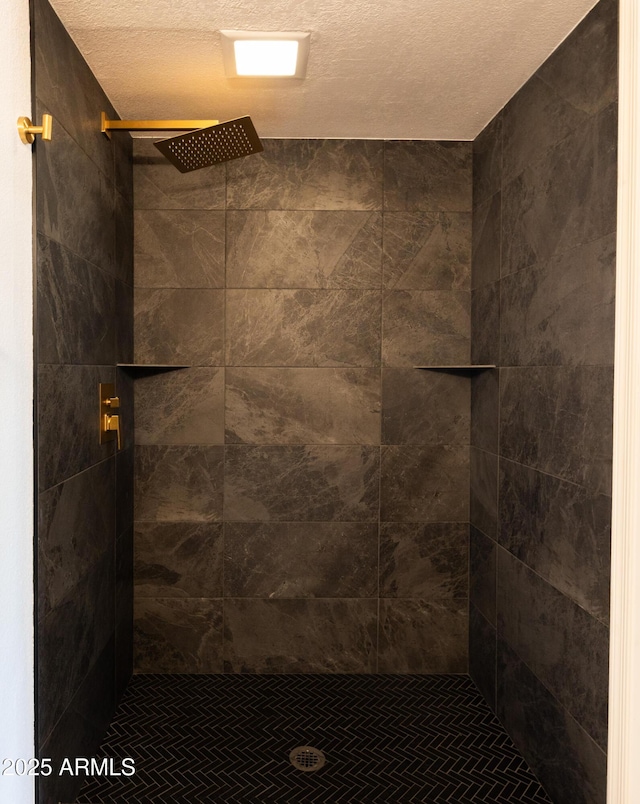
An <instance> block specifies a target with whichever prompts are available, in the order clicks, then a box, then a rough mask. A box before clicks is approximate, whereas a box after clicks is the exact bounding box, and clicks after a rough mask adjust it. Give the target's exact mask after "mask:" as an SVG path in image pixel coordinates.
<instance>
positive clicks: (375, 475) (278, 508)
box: [224, 445, 379, 522]
mask: <svg viewBox="0 0 640 804" xmlns="http://www.w3.org/2000/svg"><path fill="white" fill-rule="evenodd" d="M378 488H379V450H378V449H377V448H375V447H358V446H355V447H345V446H306V447H303V446H291V447H286V446H278V447H251V446H236V445H230V446H227V447H226V448H225V494H224V498H225V499H224V518H225V521H227V522H230V521H237V522H267V521H269V520H275V521H288V522H297V521H300V522H302V521H304V522H309V521H323V522H326V521H332V522H341V521H342V522H373V521H375V520H376V519H377V514H378Z"/></svg>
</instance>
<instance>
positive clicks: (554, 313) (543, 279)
mask: <svg viewBox="0 0 640 804" xmlns="http://www.w3.org/2000/svg"><path fill="white" fill-rule="evenodd" d="M615 261H616V236H615V234H612V235H609V236H607V237H605V238H603V239H601V240H596V241H594V242H592V243H589V244H588V245H586V246H579V247H578V248H576V249H573V250H571V251H569V252H566V253H565V254H563V255H561V256H559V257H554V258H553V259H551V260H550V261H549V262H547V263H543V264H542V265H536V266H532V267H530V268H527V269H525V270H523V271H518V273H515V274H510V275H509V276H506V277H504V279H503V280H502V282H501V283H500V309H501V317H500V348H501V364H502V365H504V366H522V365H531V364H533V365H541V364H542V365H575V364H586V365H612V364H613V335H614V326H613V318H614V312H615V310H614V308H615Z"/></svg>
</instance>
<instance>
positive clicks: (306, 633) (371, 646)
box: [224, 599, 377, 673]
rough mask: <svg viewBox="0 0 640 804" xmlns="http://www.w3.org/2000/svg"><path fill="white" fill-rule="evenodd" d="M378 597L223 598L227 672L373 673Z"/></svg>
mask: <svg viewBox="0 0 640 804" xmlns="http://www.w3.org/2000/svg"><path fill="white" fill-rule="evenodd" d="M376 611H377V601H375V600H246V599H245V600H242V599H237V600H233V599H228V600H227V601H225V623H224V628H225V671H226V672H228V673H372V672H374V671H375V665H376V628H377V618H376Z"/></svg>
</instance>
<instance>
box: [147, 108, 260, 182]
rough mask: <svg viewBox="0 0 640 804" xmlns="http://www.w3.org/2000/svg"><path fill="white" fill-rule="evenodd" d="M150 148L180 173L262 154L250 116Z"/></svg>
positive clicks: (171, 139)
mask: <svg viewBox="0 0 640 804" xmlns="http://www.w3.org/2000/svg"><path fill="white" fill-rule="evenodd" d="M154 145H155V146H156V148H157V149H158V150H159V151H160V152H161V153H162V154H164V155H165V156H166V157H167V159H168V160H169V161H170V162H171V163H172V164H173V165H175V166H176V167H177V168H178V170H179V171H180V172H181V173H188V172H189V171H191V170H199V169H200V168H204V167H209V166H210V165H217V164H219V163H220V162H229V161H231V160H232V159H239V158H240V157H241V156H249V155H250V154H257V153H260V151H264V148H263V147H262V143H261V142H260V137H258V135H257V133H256V130H255V128H254V127H253V123H252V122H251V118H250V117H239V118H238V119H237V120H228V121H227V122H226V123H218V125H216V126H210V127H209V128H200V129H197V130H196V131H189V132H187V133H186V134H179V135H178V136H177V137H171V138H170V139H168V140H161V141H160V142H154Z"/></svg>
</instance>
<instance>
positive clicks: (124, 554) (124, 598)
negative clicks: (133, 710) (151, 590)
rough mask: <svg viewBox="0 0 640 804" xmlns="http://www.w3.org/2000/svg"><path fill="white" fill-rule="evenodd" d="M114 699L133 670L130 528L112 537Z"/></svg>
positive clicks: (131, 550) (126, 682)
mask: <svg viewBox="0 0 640 804" xmlns="http://www.w3.org/2000/svg"><path fill="white" fill-rule="evenodd" d="M115 597H116V600H115V604H116V605H115V609H116V615H115V634H114V637H115V692H116V701H119V700H120V697H121V696H122V694H123V693H124V691H125V690H126V688H127V684H128V683H129V679H130V678H131V675H132V673H133V527H131V528H130V529H129V530H128V531H126V532H125V533H123V534H122V535H121V536H120V537H119V538H118V539H117V540H116V572H115Z"/></svg>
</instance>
